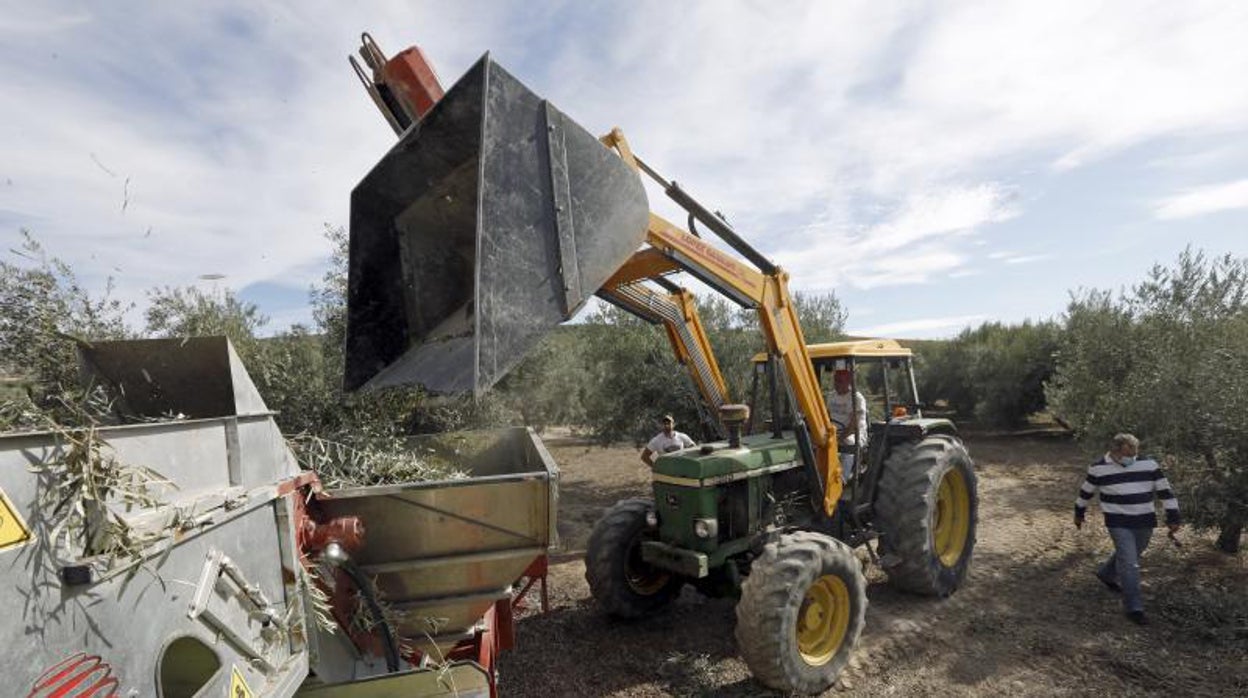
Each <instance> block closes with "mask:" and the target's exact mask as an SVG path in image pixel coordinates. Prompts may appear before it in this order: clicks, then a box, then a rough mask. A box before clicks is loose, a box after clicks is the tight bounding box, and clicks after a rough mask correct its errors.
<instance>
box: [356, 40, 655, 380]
mask: <svg viewBox="0 0 1248 698" xmlns="http://www.w3.org/2000/svg"><path fill="white" fill-rule="evenodd" d="M648 215H649V205H648V202H647V200H646V195H645V190H644V189H643V188H642V185H641V182H640V180H639V179H638V177H637V175H636V173H635V172H633V171H632V170H631V169H630V168H629V167H628V166H627V165H626V164H625V163H624V162H623V161H622V160H620V158H619V157H618V156H616V155H614V154H613V153H612V152H610V151H609V150H607V148H606V147H604V146H603V145H602V144H601V143H600V142H599V141H598V140H597V139H596V138H595V137H594V136H593V135H592V134H590V133H589V132H588V131H586V130H585V129H583V128H581V127H580V126H579V125H577V124H576V123H575V122H574V121H572V120H571V119H569V118H568V117H567V116H565V115H564V114H563V113H562V112H560V111H559V110H558V109H556V108H555V107H554V106H552V105H551V104H550V103H549V102H547V101H545V100H543V99H542V98H540V97H538V96H537V95H536V94H534V93H533V92H532V91H531V90H529V89H528V88H527V87H525V86H524V85H523V84H521V83H520V81H519V80H517V79H516V78H515V77H513V76H512V75H511V74H509V73H508V72H507V71H505V70H503V69H502V68H501V67H500V66H499V65H498V64H497V63H495V62H494V61H492V60H491V59H490V57H489V54H486V55H485V56H484V57H482V58H481V60H480V61H478V62H477V64H476V65H475V66H473V68H471V69H470V70H469V71H468V72H467V73H466V74H465V75H464V76H463V77H462V78H460V80H459V82H457V83H456V84H455V85H454V86H453V87H452V88H451V89H450V90H449V91H448V92H447V93H446V96H445V97H443V98H442V100H441V101H439V102H438V103H437V105H435V106H434V107H433V109H432V111H430V112H429V113H428V114H427V115H426V116H425V117H424V119H423V120H421V121H420V122H419V123H417V124H415V125H413V126H412V127H411V128H409V129H408V130H407V131H406V132H405V133H404V134H403V136H402V138H401V139H400V140H399V142H398V144H397V145H395V147H394V148H392V149H391V150H390V152H389V153H387V154H386V155H385V157H383V158H382V159H381V161H380V162H379V163H377V165H376V166H375V167H374V168H373V169H372V171H371V172H369V173H368V175H367V176H365V177H364V179H363V181H361V182H360V184H359V185H358V186H356V188H355V190H354V191H353V192H352V195H351V234H350V268H349V276H348V313H347V345H346V359H347V361H346V373H345V384H346V388H347V389H349V390H352V389H356V388H359V387H366V388H379V387H385V386H391V385H401V384H419V385H423V386H424V387H425V388H427V389H429V390H431V391H434V392H440V393H462V392H469V391H471V392H474V393H478V394H479V393H480V392H482V391H484V390H486V389H488V388H489V387H490V386H492V385H493V384H494V383H495V382H496V381H498V379H499V378H501V377H502V376H503V375H504V374H506V373H507V371H508V370H510V369H511V368H512V367H513V366H514V365H515V364H516V363H517V362H518V361H519V360H520V358H521V357H522V356H523V355H524V353H525V352H526V351H527V350H528V349H530V348H531V347H532V346H533V344H534V343H536V342H537V340H538V339H540V338H541V336H542V335H543V334H545V333H546V332H548V331H549V330H550V329H551V328H553V327H554V326H555V325H557V324H558V323H560V322H562V321H564V320H567V319H569V318H570V317H571V316H572V314H573V313H575V312H576V311H577V310H578V309H579V308H580V307H581V306H582V305H583V304H584V302H585V301H586V299H588V298H589V297H590V296H592V295H593V294H594V292H596V291H597V290H598V288H599V287H600V286H601V285H602V284H603V282H605V281H606V280H607V278H608V277H609V276H610V275H611V274H612V273H613V272H615V271H616V269H617V268H619V266H620V265H621V264H623V263H624V261H625V260H627V259H628V257H629V256H630V255H631V254H632V253H633V252H634V251H635V250H636V249H637V247H638V246H639V245H640V244H641V242H642V241H643V239H644V237H645V231H646V226H647V221H648Z"/></svg>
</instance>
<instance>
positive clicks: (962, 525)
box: [933, 468, 971, 567]
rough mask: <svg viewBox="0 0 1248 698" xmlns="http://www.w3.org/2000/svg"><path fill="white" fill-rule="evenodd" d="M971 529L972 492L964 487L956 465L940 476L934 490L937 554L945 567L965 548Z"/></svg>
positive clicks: (955, 561)
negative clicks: (937, 488)
mask: <svg viewBox="0 0 1248 698" xmlns="http://www.w3.org/2000/svg"><path fill="white" fill-rule="evenodd" d="M970 531H971V495H970V491H969V490H968V489H967V487H966V477H964V476H963V475H962V471H961V470H958V469H957V468H950V469H949V470H948V471H947V472H946V473H945V475H944V477H942V478H940V490H939V492H937V494H936V522H935V526H934V527H933V536H934V537H935V539H936V556H937V557H939V558H940V563H941V564H942V565H944V566H945V567H953V566H954V565H956V564H958V560H960V559H961V558H962V551H964V550H966V539H967V537H968V536H969V534H970Z"/></svg>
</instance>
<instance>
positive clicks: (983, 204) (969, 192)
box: [775, 184, 1017, 289]
mask: <svg viewBox="0 0 1248 698" xmlns="http://www.w3.org/2000/svg"><path fill="white" fill-rule="evenodd" d="M1015 215H1017V210H1016V209H1015V207H1014V205H1013V203H1012V201H1011V196H1010V194H1009V192H1008V191H1007V190H1005V189H1004V188H1002V187H999V186H995V185H988V184H981V185H975V186H970V187H955V188H951V189H947V190H944V191H940V192H936V191H929V192H923V193H920V194H916V195H914V196H912V197H910V198H909V199H907V200H906V201H904V202H903V203H902V204H901V206H900V207H899V208H898V209H897V210H896V211H894V212H893V213H892V214H891V215H890V216H888V217H887V218H885V219H884V220H882V221H881V222H879V223H877V224H876V225H873V226H870V227H868V228H866V229H864V230H862V231H861V232H858V233H846V232H844V231H836V230H831V231H827V232H826V233H825V234H824V235H819V234H817V233H812V234H810V235H809V236H808V237H809V238H813V239H814V241H813V242H807V243H806V244H804V245H802V246H800V247H795V248H791V249H788V250H782V251H781V252H778V253H777V254H776V255H775V258H776V260H777V261H778V262H779V263H780V264H781V266H783V267H785V268H786V269H787V270H788V271H789V272H790V273H791V274H792V275H793V278H794V285H795V286H797V287H799V288H800V287H802V286H804V285H811V284H817V285H822V286H828V285H830V284H828V283H827V280H828V278H829V277H831V280H832V282H833V285H834V284H848V285H851V286H855V287H858V288H864V289H866V288H875V287H879V286H888V285H898V284H912V283H923V282H925V281H928V280H930V279H932V278H935V277H938V276H941V275H948V273H950V272H953V271H954V270H956V269H958V268H959V267H960V266H961V265H962V264H963V263H964V262H965V260H966V255H965V254H964V253H962V252H961V251H959V249H960V245H961V240H960V239H961V238H963V237H965V236H967V235H970V234H971V233H973V232H975V231H976V230H979V229H981V228H983V227H984V226H988V225H991V224H993V223H998V222H1001V221H1005V220H1008V219H1010V218H1012V217H1014V216H1015ZM816 280H817V281H816ZM820 282H822V283H820Z"/></svg>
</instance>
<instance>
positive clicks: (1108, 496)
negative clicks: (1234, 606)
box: [1075, 434, 1180, 625]
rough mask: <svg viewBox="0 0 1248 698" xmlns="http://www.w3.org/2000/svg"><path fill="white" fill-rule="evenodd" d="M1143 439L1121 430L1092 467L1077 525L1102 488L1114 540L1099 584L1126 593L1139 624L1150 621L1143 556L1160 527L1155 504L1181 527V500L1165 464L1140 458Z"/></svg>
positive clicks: (1174, 528)
mask: <svg viewBox="0 0 1248 698" xmlns="http://www.w3.org/2000/svg"><path fill="white" fill-rule="evenodd" d="M1139 448H1140V440H1139V439H1137V438H1135V437H1134V436H1132V435H1131V434H1118V435H1117V436H1115V437H1114V438H1113V441H1112V442H1111V444H1110V450H1109V453H1106V454H1105V455H1104V456H1102V457H1101V459H1100V460H1098V461H1097V462H1095V463H1093V464H1092V465H1091V466H1089V467H1088V476H1087V478H1085V479H1084V481H1083V486H1081V487H1080V488H1079V497H1078V498H1077V499H1076V500H1075V528H1082V527H1083V517H1084V513H1085V512H1086V511H1087V508H1088V500H1090V499H1092V496H1093V495H1095V494H1096V493H1097V491H1098V490H1099V491H1100V495H1101V513H1103V514H1104V515H1105V527H1106V528H1107V529H1109V537H1110V538H1111V539H1113V541H1114V553H1113V554H1112V555H1110V556H1109V559H1107V560H1105V562H1104V563H1102V564H1101V565H1100V566H1099V567H1098V568H1097V569H1096V576H1097V578H1098V579H1100V580H1101V582H1102V583H1103V584H1104V585H1105V586H1107V587H1109V588H1110V589H1113V590H1114V591H1120V592H1122V603H1123V606H1124V607H1125V608H1126V612H1127V618H1129V619H1130V620H1131V621H1132V622H1133V623H1136V624H1138V625H1145V624H1147V623H1148V617H1147V616H1145V615H1144V601H1143V599H1141V598H1140V555H1141V554H1142V553H1143V552H1144V549H1145V548H1147V547H1148V541H1149V539H1150V538H1151V537H1152V535H1153V529H1154V528H1156V527H1157V511H1156V508H1155V506H1154V504H1153V502H1154V500H1155V499H1160V500H1161V502H1162V506H1164V507H1165V510H1166V526H1167V527H1168V528H1169V529H1170V533H1171V534H1173V533H1174V532H1176V531H1178V530H1179V525H1180V523H1179V500H1177V499H1175V497H1174V492H1173V491H1171V489H1170V482H1169V481H1168V480H1166V476H1165V474H1164V473H1162V472H1161V466H1159V465H1157V461H1155V460H1152V459H1151V458H1138V457H1137V455H1138V453H1139Z"/></svg>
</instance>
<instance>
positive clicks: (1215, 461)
mask: <svg viewBox="0 0 1248 698" xmlns="http://www.w3.org/2000/svg"><path fill="white" fill-rule="evenodd" d="M1048 395H1049V400H1050V403H1051V404H1052V405H1053V407H1054V409H1056V410H1057V411H1058V412H1059V413H1060V414H1061V415H1063V416H1064V418H1065V419H1067V420H1068V421H1069V422H1070V423H1071V424H1072V425H1073V426H1074V427H1075V428H1076V430H1077V433H1078V434H1079V435H1080V436H1081V437H1082V438H1083V439H1086V440H1091V441H1093V442H1104V441H1105V440H1106V439H1107V438H1108V437H1109V436H1110V435H1112V434H1113V433H1115V432H1119V431H1131V432H1135V433H1136V434H1138V435H1139V436H1140V437H1141V438H1142V439H1143V440H1144V442H1145V448H1146V449H1147V450H1149V451H1151V452H1152V453H1153V454H1154V455H1155V456H1158V457H1160V458H1161V459H1162V460H1164V461H1165V463H1166V464H1167V465H1168V470H1169V475H1170V477H1171V479H1172V480H1173V481H1174V484H1175V486H1176V488H1177V490H1178V492H1179V496H1180V500H1181V504H1182V505H1183V507H1184V509H1185V511H1186V515H1187V518H1188V519H1189V520H1190V521H1191V522H1192V523H1193V524H1194V525H1196V526H1198V527H1216V528H1218V529H1219V531H1220V535H1219V538H1218V546H1219V547H1220V548H1221V549H1223V550H1225V551H1228V552H1236V551H1238V549H1239V540H1240V535H1241V533H1242V531H1243V527H1244V525H1245V523H1248V467H1246V465H1245V459H1246V458H1248V422H1246V421H1245V420H1244V415H1245V414H1246V413H1248V412H1246V410H1248V260H1246V259H1242V258H1234V257H1231V256H1229V255H1227V256H1223V257H1219V258H1213V259H1210V258H1208V257H1206V256H1205V255H1204V254H1203V253H1201V252H1194V251H1192V250H1190V249H1189V250H1186V251H1184V252H1183V253H1182V254H1181V255H1180V256H1179V259H1178V260H1177V262H1176V263H1175V264H1174V265H1173V266H1170V267H1163V266H1160V265H1158V266H1155V267H1154V268H1153V269H1152V270H1151V271H1150V273H1149V276H1148V278H1147V279H1146V280H1145V281H1144V282H1143V283H1141V284H1139V285H1137V286H1135V287H1133V288H1132V289H1130V290H1129V291H1127V292H1124V293H1122V294H1120V295H1119V296H1118V297H1117V298H1115V297H1114V296H1112V295H1111V294H1109V293H1107V292H1104V291H1086V292H1082V293H1079V294H1076V295H1075V296H1074V297H1073V298H1072V300H1071V302H1070V305H1069V307H1068V309H1067V316H1066V332H1065V335H1064V338H1063V341H1062V343H1061V347H1060V349H1059V354H1058V366H1057V371H1056V374H1055V375H1054V377H1053V380H1052V381H1051V382H1050V384H1049V386H1048Z"/></svg>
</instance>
